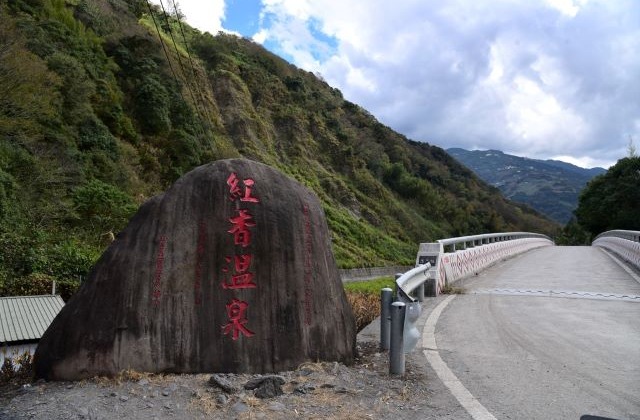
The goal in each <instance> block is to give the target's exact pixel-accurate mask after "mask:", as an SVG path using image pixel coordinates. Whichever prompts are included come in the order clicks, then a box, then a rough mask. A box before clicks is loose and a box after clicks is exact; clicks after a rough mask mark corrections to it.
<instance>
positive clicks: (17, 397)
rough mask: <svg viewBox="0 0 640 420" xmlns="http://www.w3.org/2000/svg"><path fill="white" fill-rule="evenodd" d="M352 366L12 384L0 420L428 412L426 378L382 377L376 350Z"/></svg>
mask: <svg viewBox="0 0 640 420" xmlns="http://www.w3.org/2000/svg"><path fill="white" fill-rule="evenodd" d="M359 346H360V348H359V353H360V357H359V358H358V360H357V362H356V364H355V365H353V366H350V367H347V366H345V365H342V364H339V363H306V364H303V365H302V366H300V367H299V368H298V369H297V370H295V371H290V372H282V373H280V374H279V375H247V374H213V375H212V374H208V375H205V374H196V375H186V374H185V375H151V374H141V373H137V372H124V373H123V374H121V375H120V377H119V378H115V379H104V378H96V379H92V380H86V381H80V382H44V381H39V382H36V383H33V384H13V385H11V386H6V387H4V388H5V389H0V418H1V419H7V420H13V419H68V418H77V419H116V418H128V419H133V418H135V419H165V418H186V419H200V418H203V419H204V418H207V419H211V418H213V419H228V418H237V419H249V418H257V419H260V418H264V419H271V418H296V417H297V418H321V417H324V418H338V419H340V418H344V419H347V418H348V419H368V418H376V419H402V418H415V416H416V413H418V412H419V410H421V407H422V408H424V407H425V406H428V405H427V404H428V401H429V390H428V389H427V385H426V380H425V379H426V378H425V377H424V373H423V372H424V371H423V370H422V369H420V367H419V366H412V361H411V358H409V359H408V361H407V363H408V364H407V372H408V374H407V376H406V377H405V378H394V377H390V376H389V374H388V356H387V354H386V353H379V351H378V349H377V344H376V343H361V344H359Z"/></svg>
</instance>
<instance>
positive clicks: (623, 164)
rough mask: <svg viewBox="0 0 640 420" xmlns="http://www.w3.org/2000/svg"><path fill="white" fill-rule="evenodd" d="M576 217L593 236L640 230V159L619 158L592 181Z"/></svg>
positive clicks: (581, 195) (583, 194)
mask: <svg viewBox="0 0 640 420" xmlns="http://www.w3.org/2000/svg"><path fill="white" fill-rule="evenodd" d="M575 214H576V217H577V219H578V223H580V225H581V226H583V227H584V228H585V229H587V230H588V231H589V232H591V234H592V235H597V234H599V233H601V232H604V231H607V230H612V229H628V230H640V218H639V217H638V215H639V214H640V157H637V156H636V157H628V158H623V159H620V160H619V161H618V162H617V163H616V164H615V165H614V166H612V167H611V168H609V170H608V171H607V172H606V173H605V174H603V175H600V176H598V177H596V178H594V179H592V180H591V182H589V184H587V186H586V187H585V189H584V190H583V191H582V194H580V199H579V203H578V208H577V209H576V211H575Z"/></svg>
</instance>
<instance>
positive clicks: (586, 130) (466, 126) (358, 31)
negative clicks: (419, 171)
mask: <svg viewBox="0 0 640 420" xmlns="http://www.w3.org/2000/svg"><path fill="white" fill-rule="evenodd" d="M263 5H264V9H263V14H264V19H263V28H262V30H263V31H266V32H261V34H266V33H268V36H264V38H263V39H265V40H270V42H271V43H272V45H276V46H277V48H279V49H280V50H279V51H277V52H279V53H281V54H284V55H285V56H288V57H291V58H292V60H293V61H294V64H296V65H298V66H301V67H303V68H305V69H306V70H310V71H319V72H320V73H322V75H323V76H324V77H325V79H326V80H327V81H328V82H329V83H330V84H332V85H333V86H336V87H338V88H340V89H341V90H342V91H343V93H344V94H345V97H346V98H347V99H349V100H351V101H353V102H356V103H358V104H360V105H362V106H363V107H364V108H366V109H368V110H369V111H370V112H372V113H373V114H374V115H376V116H377V117H378V118H379V119H381V120H382V121H383V122H384V123H385V124H388V125H390V126H391V127H393V128H394V129H396V130H398V131H400V132H402V133H403V134H406V135H407V136H409V137H411V138H413V139H416V140H423V141H429V142H430V143H433V144H436V145H439V146H442V147H452V146H459V147H466V148H473V147H480V148H486V149H489V148H496V149H502V150H505V151H510V152H513V153H515V154H520V155H527V156H531V157H540V158H547V157H550V156H569V157H572V159H574V161H576V162H577V161H580V162H589V159H591V161H593V162H596V161H597V162H600V163H601V164H603V162H604V163H614V162H615V161H616V160H617V159H618V158H620V157H623V156H624V153H625V150H626V143H627V142H628V140H627V136H628V134H632V135H635V136H636V137H637V138H640V136H638V134H640V133H638V127H637V126H636V125H635V121H636V120H637V118H638V115H640V102H639V100H638V98H640V80H639V79H638V77H637V75H638V74H640V2H638V1H635V0H618V1H615V2H613V1H607V0H590V1H587V0H536V1H529V0H526V1H525V0H519V1H514V0H476V1H467V0H432V1H428V2H425V1H422V0H403V1H398V2H389V1H387V0H350V1H344V0H315V1H312V0H263Z"/></svg>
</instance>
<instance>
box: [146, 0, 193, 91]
mask: <svg viewBox="0 0 640 420" xmlns="http://www.w3.org/2000/svg"><path fill="white" fill-rule="evenodd" d="M146 1H147V7H148V8H149V14H150V15H151V19H152V20H153V24H154V26H155V27H156V32H158V38H159V39H160V44H161V45H162V50H163V51H164V55H165V57H167V62H168V63H169V68H170V69H171V73H172V74H173V79H174V80H175V81H176V85H178V87H179V86H180V82H179V81H178V76H176V72H175V71H174V70H173V65H171V58H169V53H168V52H167V48H166V47H165V45H164V41H163V40H162V35H160V28H159V27H158V22H156V18H155V16H154V15H153V10H152V9H151V4H150V3H149V0H146ZM179 93H180V97H181V98H182V100H183V101H184V96H182V91H179ZM185 102H186V101H185Z"/></svg>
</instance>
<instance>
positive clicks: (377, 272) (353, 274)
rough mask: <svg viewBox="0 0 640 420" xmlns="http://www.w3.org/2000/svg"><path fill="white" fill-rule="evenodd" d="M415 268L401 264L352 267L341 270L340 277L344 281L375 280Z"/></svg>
mask: <svg viewBox="0 0 640 420" xmlns="http://www.w3.org/2000/svg"><path fill="white" fill-rule="evenodd" d="M412 268H413V266H411V265H399V266H393V267H368V268H352V269H348V270H339V271H340V278H341V279H342V282H343V283H349V282H352V281H365V280H373V279H377V278H380V277H389V276H393V275H395V274H396V273H404V272H406V271H409V270H411V269H412Z"/></svg>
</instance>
